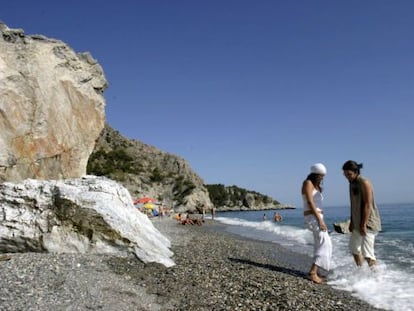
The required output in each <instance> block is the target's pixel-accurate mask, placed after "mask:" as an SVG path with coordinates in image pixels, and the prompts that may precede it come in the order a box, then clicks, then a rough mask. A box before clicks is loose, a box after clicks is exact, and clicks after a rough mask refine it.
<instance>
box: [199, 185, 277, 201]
mask: <svg viewBox="0 0 414 311" xmlns="http://www.w3.org/2000/svg"><path fill="white" fill-rule="evenodd" d="M205 186H206V188H207V190H208V193H209V195H210V200H211V202H212V203H213V204H214V205H215V206H224V205H227V204H229V202H231V203H233V204H236V203H237V202H244V200H245V199H246V195H247V194H250V195H253V196H254V197H255V199H256V200H260V201H261V202H263V203H264V204H269V205H270V204H279V202H278V201H275V200H273V199H272V198H271V197H269V196H267V195H263V194H261V193H259V192H256V191H249V190H246V189H243V188H239V187H237V186H224V185H222V184H211V185H205Z"/></svg>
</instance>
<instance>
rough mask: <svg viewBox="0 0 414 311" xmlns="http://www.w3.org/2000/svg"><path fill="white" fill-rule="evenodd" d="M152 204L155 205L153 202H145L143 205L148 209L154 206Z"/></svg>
mask: <svg viewBox="0 0 414 311" xmlns="http://www.w3.org/2000/svg"><path fill="white" fill-rule="evenodd" d="M154 206H155V205H154V204H151V203H145V204H144V207H145V208H148V209H153V208H154Z"/></svg>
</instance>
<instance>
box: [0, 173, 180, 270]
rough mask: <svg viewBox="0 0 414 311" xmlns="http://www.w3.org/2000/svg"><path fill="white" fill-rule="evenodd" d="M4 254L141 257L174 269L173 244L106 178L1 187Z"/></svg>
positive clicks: (0, 231)
mask: <svg viewBox="0 0 414 311" xmlns="http://www.w3.org/2000/svg"><path fill="white" fill-rule="evenodd" d="M0 202H1V210H0V212H1V215H0V217H1V221H0V252H56V253H105V254H106V253H109V254H115V255H120V256H122V255H125V254H128V253H133V254H135V255H136V256H137V257H138V258H139V259H141V260H142V261H143V262H159V263H161V264H164V265H165V266H167V267H168V266H172V265H174V262H173V261H172V260H171V256H172V253H171V251H170V250H169V247H170V242H169V240H168V239H167V238H165V237H164V236H163V235H162V234H161V233H160V232H159V231H158V230H157V229H155V228H154V226H153V224H152V222H151V221H150V220H149V219H148V217H147V216H145V215H143V214H142V213H140V212H139V211H138V210H137V209H136V208H135V207H134V206H133V205H132V199H131V196H130V194H129V192H128V191H127V190H126V189H125V188H124V187H122V186H121V185H119V184H118V183H116V182H114V181H111V180H108V179H106V178H104V177H99V178H98V177H94V176H87V177H84V178H82V179H71V180H60V181H41V180H25V181H23V182H21V183H9V182H6V183H3V184H1V185H0Z"/></svg>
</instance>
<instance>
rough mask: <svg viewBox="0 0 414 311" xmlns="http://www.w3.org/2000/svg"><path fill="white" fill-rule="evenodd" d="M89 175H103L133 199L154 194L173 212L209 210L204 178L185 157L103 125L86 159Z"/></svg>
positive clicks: (208, 198) (211, 205)
mask: <svg viewBox="0 0 414 311" xmlns="http://www.w3.org/2000/svg"><path fill="white" fill-rule="evenodd" d="M88 174H93V175H101V176H106V177H108V178H111V179H114V180H117V181H118V182H120V183H121V184H122V185H123V186H125V187H126V188H127V189H128V190H129V191H130V193H131V195H132V197H133V198H140V197H153V198H156V199H157V200H158V201H160V202H163V203H164V205H165V206H168V207H172V208H174V211H175V212H196V213H198V212H199V213H201V212H202V211H203V207H204V209H205V210H206V211H209V210H211V208H212V207H213V204H212V203H211V200H210V197H209V194H208V191H207V189H206V187H205V186H204V181H203V180H202V179H201V178H200V177H199V176H198V175H197V174H196V173H195V172H194V171H193V170H192V169H191V167H190V165H189V164H188V163H187V161H185V160H184V159H182V158H180V157H178V156H176V155H173V154H170V153H167V152H164V151H161V150H159V149H157V148H155V147H153V146H150V145H147V144H144V143H142V142H140V141H138V140H130V139H127V138H126V137H124V136H122V135H121V134H120V133H119V132H118V131H116V130H114V129H112V128H111V127H110V126H109V125H108V124H106V125H105V128H104V130H103V131H102V133H101V135H100V137H99V139H98V140H97V142H96V146H95V149H94V151H93V153H92V155H91V157H90V159H89V163H88Z"/></svg>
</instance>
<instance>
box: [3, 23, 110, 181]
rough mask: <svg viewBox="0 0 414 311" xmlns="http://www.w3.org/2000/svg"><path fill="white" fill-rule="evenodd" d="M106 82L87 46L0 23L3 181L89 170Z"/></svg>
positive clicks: (102, 113)
mask: <svg viewBox="0 0 414 311" xmlns="http://www.w3.org/2000/svg"><path fill="white" fill-rule="evenodd" d="M106 87H107V81H106V79H105V77H104V74H103V71H102V68H101V66H100V65H99V64H98V63H97V61H96V60H94V59H93V58H92V56H91V55H89V54H88V53H81V54H76V53H75V52H74V51H73V50H72V49H71V48H70V47H68V46H67V45H66V44H65V43H63V42H62V41H59V40H54V39H48V38H46V37H43V36H40V35H31V36H28V35H25V34H24V31H23V30H22V29H9V28H8V27H7V26H6V25H5V24H2V23H0V181H20V180H23V179H25V178H35V179H61V178H76V177H81V176H83V175H85V173H86V165H87V161H88V158H89V155H90V154H91V152H92V150H93V148H94V145H95V140H96V139H97V137H98V136H99V133H100V132H101V130H102V128H103V126H104V120H105V109H104V108H105V100H104V97H103V96H102V93H103V91H104V90H105V88H106Z"/></svg>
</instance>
